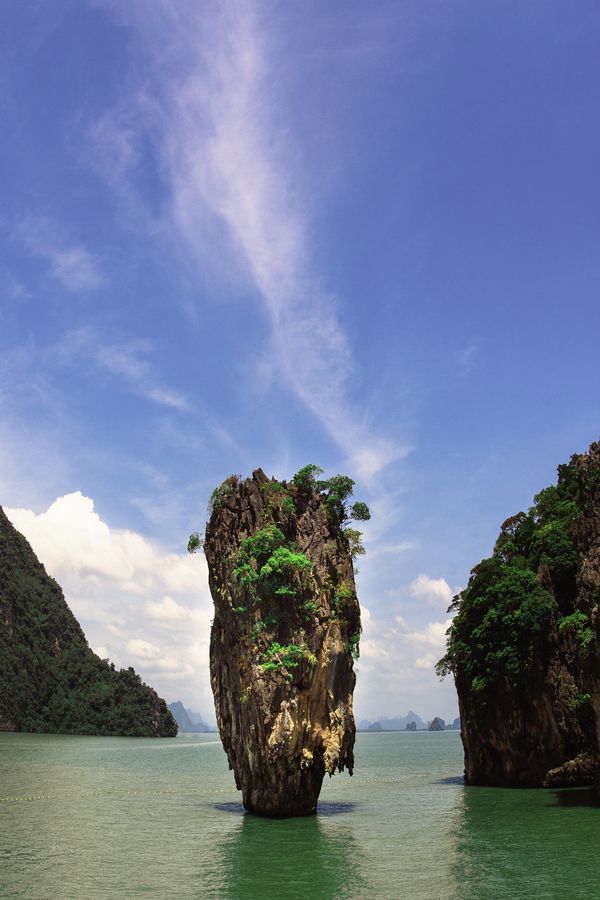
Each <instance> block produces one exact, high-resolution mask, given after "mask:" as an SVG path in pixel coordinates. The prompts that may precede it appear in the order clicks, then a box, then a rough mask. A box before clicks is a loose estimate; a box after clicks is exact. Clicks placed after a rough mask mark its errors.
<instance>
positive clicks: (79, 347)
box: [59, 327, 191, 413]
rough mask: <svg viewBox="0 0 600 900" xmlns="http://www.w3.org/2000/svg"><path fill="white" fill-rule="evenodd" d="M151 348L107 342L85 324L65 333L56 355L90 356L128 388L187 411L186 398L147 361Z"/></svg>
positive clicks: (140, 342)
mask: <svg viewBox="0 0 600 900" xmlns="http://www.w3.org/2000/svg"><path fill="white" fill-rule="evenodd" d="M151 351H152V345H151V343H150V342H149V341H145V340H133V341H127V342H109V341H106V340H104V339H103V338H102V337H101V336H100V335H98V334H97V333H96V332H95V331H94V330H93V329H91V328H88V327H84V328H78V329H74V330H73V331H70V332H69V333H67V334H66V335H65V336H64V338H63V340H62V342H61V345H60V348H59V353H60V355H61V356H63V357H64V358H67V359H78V358H81V357H85V358H86V360H89V359H90V358H91V359H93V360H94V362H95V363H96V365H98V366H99V367H100V368H102V369H105V370H106V371H107V372H110V373H112V374H113V375H117V376H120V377H121V378H124V379H125V380H126V381H127V382H128V383H129V385H130V387H131V389H132V390H134V391H135V392H136V393H138V394H140V395H141V396H143V397H145V398H146V399H147V400H151V401H152V402H153V403H158V404H159V405H160V406H166V407H167V408H168V409H173V410H175V411H176V412H180V413H187V412H190V411H191V406H190V403H189V402H188V400H187V399H186V398H185V397H184V396H183V395H182V394H180V393H179V392H178V391H175V390H172V389H171V388H168V387H165V386H164V385H163V384H162V383H161V382H160V381H159V379H158V377H157V376H156V374H155V372H154V369H153V367H152V365H151V363H150V362H149V360H148V356H149V355H150V353H151Z"/></svg>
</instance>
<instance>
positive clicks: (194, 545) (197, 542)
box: [187, 531, 202, 553]
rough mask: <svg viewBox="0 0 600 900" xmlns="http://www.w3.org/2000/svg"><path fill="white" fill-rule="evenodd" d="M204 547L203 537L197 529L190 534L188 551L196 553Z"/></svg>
mask: <svg viewBox="0 0 600 900" xmlns="http://www.w3.org/2000/svg"><path fill="white" fill-rule="evenodd" d="M201 547H202V538H201V537H200V535H199V534H198V532H197V531H194V532H193V534H190V538H189V540H188V545H187V551H188V553H196V552H197V551H198V550H200V548H201Z"/></svg>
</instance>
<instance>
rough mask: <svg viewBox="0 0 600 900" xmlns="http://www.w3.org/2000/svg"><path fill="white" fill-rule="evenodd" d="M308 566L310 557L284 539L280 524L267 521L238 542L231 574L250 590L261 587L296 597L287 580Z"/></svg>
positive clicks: (308, 570)
mask: <svg viewBox="0 0 600 900" xmlns="http://www.w3.org/2000/svg"><path fill="white" fill-rule="evenodd" d="M311 568H312V566H311V563H310V560H309V559H308V558H307V557H306V556H305V555H304V553H301V552H300V551H299V550H298V548H297V547H296V545H295V544H293V542H291V541H286V538H285V535H284V534H283V532H282V531H281V529H280V528H278V527H277V526H276V525H267V526H266V527H265V528H261V529H259V531H257V532H256V534H253V535H251V536H250V537H247V538H244V540H243V541H242V542H241V543H240V549H239V550H238V553H237V555H236V557H235V568H234V570H233V574H234V575H235V577H236V578H237V580H238V582H239V584H240V585H242V586H244V587H246V588H248V589H249V590H250V591H251V592H254V591H256V590H259V589H262V591H263V592H267V593H271V594H274V595H275V596H277V597H295V596H296V593H297V591H296V589H295V587H293V586H292V584H290V580H291V579H292V578H293V575H294V574H300V573H302V572H310V570H311Z"/></svg>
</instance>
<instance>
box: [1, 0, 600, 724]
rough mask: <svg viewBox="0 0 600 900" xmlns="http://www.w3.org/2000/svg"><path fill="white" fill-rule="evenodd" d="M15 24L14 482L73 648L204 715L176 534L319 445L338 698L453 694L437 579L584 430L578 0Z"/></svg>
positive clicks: (6, 241)
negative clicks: (330, 552) (351, 644)
mask: <svg viewBox="0 0 600 900" xmlns="http://www.w3.org/2000/svg"><path fill="white" fill-rule="evenodd" d="M2 17H3V28H2V29H1V32H0V34H1V36H0V49H1V54H0V59H1V60H2V62H1V63H0V103H1V105H2V120H3V123H4V127H3V137H2V141H1V149H0V163H1V166H2V196H3V204H2V213H1V215H0V241H1V242H2V250H3V253H2V262H1V263H0V288H1V291H2V295H1V296H2V303H1V308H0V340H1V351H2V352H1V359H0V378H1V381H0V412H1V421H0V491H1V493H0V502H1V503H2V504H3V506H5V507H6V508H7V509H8V510H9V514H10V515H11V516H12V518H13V521H15V522H16V523H17V524H18V525H19V526H20V527H21V528H22V530H24V532H25V533H26V534H27V535H28V537H30V539H31V540H32V543H33V544H34V547H35V548H36V550H37V551H38V553H39V555H40V557H41V558H42V560H43V561H45V562H46V564H47V567H48V569H49V570H50V571H51V572H52V574H54V575H56V577H57V578H58V579H59V581H61V583H62V584H63V585H64V587H65V591H66V594H67V597H68V599H69V602H70V603H71V605H72V607H73V609H74V611H75V612H76V614H77V615H78V616H79V618H80V620H81V622H82V624H83V626H84V628H85V630H86V633H87V634H88V636H89V639H90V643H91V645H92V646H93V647H95V648H97V649H100V650H101V651H102V652H104V653H106V654H107V655H110V657H111V658H113V659H115V661H117V662H118V663H120V664H130V663H133V664H134V665H136V667H137V668H138V669H139V670H140V671H141V672H142V674H143V675H144V676H145V677H146V678H147V679H148V680H149V681H150V682H151V683H152V684H155V685H156V686H157V687H158V688H159V689H160V690H161V691H162V692H163V693H164V694H165V695H166V696H167V698H168V699H178V698H181V699H183V700H184V701H185V702H186V703H187V704H188V705H191V706H193V707H194V706H195V707H196V708H199V707H202V708H203V711H205V712H208V710H209V709H210V696H209V691H208V684H207V679H206V655H207V649H206V648H207V630H208V622H209V619H210V599H209V596H208V592H207V587H206V573H205V567H204V564H203V561H202V559H201V558H198V559H195V560H192V559H189V558H187V557H185V556H184V555H183V551H184V548H185V544H186V541H187V535H188V534H189V532H190V531H191V530H195V529H197V528H200V529H201V528H202V527H203V524H204V520H205V510H206V501H207V498H208V495H209V494H210V491H211V490H212V488H213V487H214V486H215V485H216V484H218V483H220V482H221V481H222V480H223V478H224V477H226V476H227V475H228V474H230V473H231V472H236V473H242V474H249V473H250V472H251V471H252V469H253V468H255V467H257V466H262V467H263V468H264V469H265V471H266V472H267V473H268V474H274V475H277V476H279V477H289V476H291V475H292V474H293V473H294V472H295V471H296V470H297V469H298V468H300V467H301V466H302V465H304V464H306V463H307V462H315V463H318V464H320V465H321V466H322V467H323V468H324V469H325V470H326V471H327V472H328V473H332V474H333V473H334V472H338V471H342V472H348V474H350V475H352V476H353V477H354V478H355V479H356V482H357V488H356V493H357V496H359V497H360V498H364V499H366V500H367V501H368V502H369V504H370V505H371V508H372V512H373V519H372V521H371V522H370V523H369V524H368V526H366V527H365V540H366V545H367V549H368V555H367V557H366V558H365V559H364V561H361V565H360V567H359V568H360V573H359V576H358V582H359V596H360V599H361V602H362V604H363V606H364V607H365V608H366V610H367V612H366V614H365V634H364V640H363V655H362V658H361V661H360V665H359V669H360V672H359V681H358V685H359V686H358V689H357V694H356V711H357V714H358V716H359V717H362V718H364V717H371V718H373V717H375V716H379V715H382V714H386V715H393V714H394V713H402V712H405V711H406V709H407V708H408V707H409V706H412V707H413V708H415V709H416V710H417V711H418V712H420V713H421V715H423V716H424V717H432V716H433V715H436V714H440V715H442V716H445V717H446V718H450V717H452V716H453V715H455V713H456V703H455V698H454V693H453V687H452V685H451V684H449V683H444V684H442V685H440V684H439V683H438V682H437V680H436V678H435V676H434V675H433V674H432V671H431V663H432V661H433V660H435V659H436V658H437V657H438V656H439V654H440V651H441V647H442V644H443V633H444V629H445V623H446V615H445V607H446V606H447V600H448V598H449V597H451V596H452V593H453V592H454V591H455V590H456V589H458V588H460V587H461V586H463V585H464V584H465V583H466V579H467V577H468V572H469V570H470V568H471V567H472V566H473V565H474V564H475V563H476V562H478V561H479V559H480V558H481V557H482V556H484V555H487V554H488V553H489V552H490V549H491V546H492V544H493V541H494V538H495V536H496V534H497V531H498V527H499V525H500V523H501V522H502V521H503V520H504V519H505V518H506V517H507V516H508V515H512V514H513V513H515V512H516V511H518V510H520V509H522V508H525V507H527V506H528V505H529V504H530V502H531V499H532V497H533V494H534V493H535V492H536V491H537V490H539V489H540V488H541V487H543V486H545V485H546V484H548V483H549V482H551V481H552V480H553V478H554V473H555V469H556V466H557V464H558V463H560V462H562V461H566V460H567V459H568V458H569V456H570V454H571V453H573V452H580V451H582V450H584V449H585V448H586V447H587V445H588V444H589V442H590V441H592V440H594V439H597V438H598V436H599V433H598V432H599V428H598V423H599V421H600V392H599V376H598V364H597V356H598V353H597V343H598V325H599V324H600V323H599V318H600V316H599V304H598V288H599V282H600V266H599V264H598V252H597V242H598V209H599V208H600V202H599V201H600V197H599V187H600V178H599V174H598V151H599V146H600V143H599V132H600V126H599V125H598V115H597V110H598V100H599V96H598V94H599V93H600V63H599V62H598V54H597V47H598V36H599V35H598V32H599V26H600V11H599V10H598V6H597V4H595V3H591V2H589V3H588V2H585V0H582V2H579V3H578V4H577V5H576V7H575V6H572V5H568V4H564V3H559V2H553V0H545V2H541V0H533V2H529V3H526V4H525V3H521V2H492V0H486V2H483V3H482V2H475V0H468V2H460V0H457V2H453V3H441V2H427V3H422V2H420V0H419V2H417V0H411V2H393V3H392V2H389V3H388V2H380V3H378V4H364V3H358V2H347V3H345V4H335V3H330V4H323V3H316V2H303V3H299V2H292V3H277V2H266V0H265V2H263V3H258V2H256V3H253V2H250V0H247V2H237V3H236V2H220V3H216V2H215V3H213V2H193V3H192V2H186V0H179V2H167V0H164V2H163V0H156V2H153V3H152V4H148V3H144V2H141V0H140V2H136V0H131V2H128V0H119V2H114V3H113V2H101V0H95V2H90V3H85V2H81V0H77V2H67V0H53V2H43V0H42V2H31V3H25V4H24V3H18V2H12V0H11V2H8V3H5V4H4V6H3V10H2ZM86 498H87V499H86ZM165 566H166V567H168V568H169V570H170V573H171V574H170V575H169V574H165V571H164V567H165ZM174 572H177V573H179V575H178V576H177V577H176V578H175V577H174V576H173V573H174ZM196 585H197V587H196Z"/></svg>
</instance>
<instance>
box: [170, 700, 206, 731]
mask: <svg viewBox="0 0 600 900" xmlns="http://www.w3.org/2000/svg"><path fill="white" fill-rule="evenodd" d="M167 706H168V709H170V711H171V713H172V714H173V718H174V719H175V721H176V722H177V726H178V728H179V731H180V732H181V733H182V734H203V733H207V732H211V731H213V732H214V731H216V728H211V726H210V725H207V724H206V722H205V721H204V720H203V718H202V716H201V715H200V714H199V713H195V712H192V711H191V710H190V709H186V707H185V706H184V705H183V703H182V702H181V700H175V702H174V703H169V704H167Z"/></svg>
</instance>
